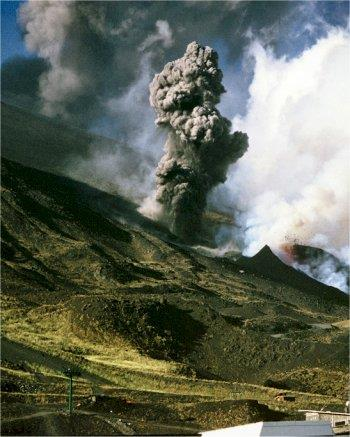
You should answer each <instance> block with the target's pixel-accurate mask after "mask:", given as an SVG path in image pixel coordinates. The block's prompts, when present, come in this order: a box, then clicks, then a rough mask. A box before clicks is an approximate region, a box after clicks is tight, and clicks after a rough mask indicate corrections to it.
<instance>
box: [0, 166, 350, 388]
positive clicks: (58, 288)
mask: <svg viewBox="0 0 350 437" xmlns="http://www.w3.org/2000/svg"><path fill="white" fill-rule="evenodd" d="M106 211H109V213H108V216H107V215H106ZM2 216H3V224H2V239H3V242H2V261H3V273H2V274H3V279H2V282H3V293H2V294H3V296H2V298H3V302H4V303H3V309H4V323H3V334H4V335H5V336H6V337H8V338H9V339H10V340H14V341H17V342H20V343H24V344H27V345H29V346H31V347H34V348H38V349H43V350H45V351H46V352H48V351H49V352H52V353H53V354H56V355H60V354H61V353H62V352H65V353H66V354H68V355H69V356H71V357H73V358H74V357H75V358H76V357H79V360H80V361H82V362H83V363H85V364H89V363H93V364H94V365H97V364H96V363H101V365H102V364H106V363H107V364H108V363H112V364H113V363H115V364H116V365H120V366H124V367H128V366H130V367H132V368H134V369H138V370H145V369H149V370H150V371H151V372H152V371H156V372H157V371H158V372H168V371H169V372H172V371H174V372H176V371H181V372H183V373H184V374H185V375H186V374H190V375H193V376H194V375H196V376H197V377H206V378H211V379H224V380H228V381H232V380H235V381H245V382H253V383H260V384H261V383H263V382H264V381H265V380H266V379H268V378H271V377H272V375H274V374H275V373H276V372H277V371H279V372H290V371H292V370H296V369H298V368H300V367H305V366H306V367H308V368H321V369H323V370H324V371H326V370H327V369H328V368H329V369H332V370H334V371H340V372H342V371H346V368H347V356H348V355H347V341H346V332H345V331H344V330H342V329H337V328H336V327H335V326H333V325H332V324H333V323H335V322H340V321H342V320H344V319H345V318H346V316H347V297H346V295H344V294H343V293H341V292H340V291H339V290H337V289H335V288H332V287H327V286H325V285H322V284H319V283H318V282H316V281H314V280H311V282H310V280H309V278H308V277H306V276H305V275H303V274H299V273H297V272H295V274H296V278H297V280H291V278H292V277H293V272H294V270H293V269H291V268H289V267H288V268H287V270H286V271H288V278H287V279H288V280H287V281H286V278H285V277H284V270H283V268H281V265H282V266H284V264H283V263H281V262H280V261H279V260H278V259H277V258H276V257H275V256H274V255H273V253H272V252H271V251H269V250H268V249H264V250H263V251H262V252H261V253H260V254H259V255H257V256H256V257H255V258H254V259H252V261H250V265H248V264H249V262H247V260H243V261H242V260H239V261H238V262H237V263H234V262H232V261H230V260H227V259H222V258H209V257H205V256H203V255H201V254H199V253H196V252H195V251H193V250H191V248H188V247H186V246H184V245H182V244H180V242H179V241H177V240H176V239H175V238H172V236H171V235H170V234H169V233H167V231H166V230H165V229H162V228H161V227H160V226H159V225H157V224H155V223H152V222H151V221H149V220H147V219H145V218H143V217H142V216H140V215H139V214H138V213H137V212H136V209H135V205H133V204H131V203H129V202H127V201H126V200H124V199H122V198H121V197H118V196H112V195H109V194H106V193H103V192H100V191H98V190H96V189H93V188H91V187H89V186H87V185H84V184H82V183H79V182H76V181H73V180H70V179H68V178H64V177H59V176H55V175H52V174H49V173H44V172H41V171H39V170H34V169H31V168H27V167H24V166H22V165H20V164H17V163H14V162H11V161H7V160H3V166H2ZM266 260H267V261H268V262H266ZM257 263H259V266H260V268H259V269H258V268H257ZM276 265H278V268H277V267H276ZM243 266H244V267H243ZM252 266H253V267H254V268H253V267H252ZM270 267H271V270H272V271H273V280H271V279H269V277H268V276H269V268H270ZM284 267H286V266H284ZM261 268H263V269H264V272H263V273H264V275H261ZM278 274H280V275H281V277H280V278H279V277H278ZM303 279H304V282H303ZM322 325H324V327H327V326H328V328H329V329H320V328H318V327H319V326H322ZM112 351H113V353H112Z"/></svg>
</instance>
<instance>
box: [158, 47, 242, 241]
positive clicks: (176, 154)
mask: <svg viewBox="0 0 350 437" xmlns="http://www.w3.org/2000/svg"><path fill="white" fill-rule="evenodd" d="M221 81H222V72H221V70H220V69H219V68H218V55H217V53H216V52H215V51H214V50H213V49H211V48H210V47H203V46H200V45H199V44H198V43H196V42H192V43H191V44H189V45H188V46H187V49H186V53H185V54H184V56H183V57H182V58H180V59H177V60H176V61H173V62H170V63H168V64H166V65H165V67H164V69H163V71H162V72H161V73H159V74H157V75H156V76H155V77H154V79H153V81H152V83H151V85H150V102H151V105H152V106H153V107H154V108H155V110H156V113H157V119H156V124H158V125H159V126H164V127H166V128H167V129H168V130H169V135H168V139H167V141H166V143H165V152H166V153H165V155H164V156H163V157H162V159H161V161H160V162H159V164H158V169H157V193H156V199H157V201H158V202H159V203H160V204H161V205H162V206H163V215H164V218H165V220H166V221H167V222H169V224H170V227H171V229H172V231H173V232H174V233H175V234H177V235H178V236H180V237H181V238H183V239H185V240H187V241H194V240H195V239H196V236H198V232H199V231H200V227H201V218H202V214H203V211H204V209H205V206H206V199H207V194H208V192H209V191H210V190H211V189H212V188H213V187H214V186H216V185H218V184H219V183H222V182H224V181H225V179H226V172H227V169H228V167H229V165H230V164H231V163H233V162H235V161H237V159H238V158H240V157H241V156H242V155H243V153H244V152H245V151H246V149H247V147H248V137H247V135H246V134H244V133H242V132H235V133H234V134H231V133H230V127H231V123H230V121H229V120H228V119H226V118H224V117H223V116H222V115H221V114H220V112H219V111H218V110H217V109H216V108H215V105H216V104H217V103H219V101H220V95H221V94H222V93H223V92H225V89H224V87H223V85H222V83H221Z"/></svg>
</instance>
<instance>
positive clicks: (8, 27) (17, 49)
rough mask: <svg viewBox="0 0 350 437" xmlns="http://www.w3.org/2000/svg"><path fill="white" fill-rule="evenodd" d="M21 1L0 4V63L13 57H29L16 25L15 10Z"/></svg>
mask: <svg viewBox="0 0 350 437" xmlns="http://www.w3.org/2000/svg"><path fill="white" fill-rule="evenodd" d="M21 3H23V2H22V1H2V2H1V61H2V62H4V61H6V60H7V59H9V58H11V57H13V56H29V53H28V52H27V50H26V48H25V45H24V44H23V41H22V36H21V29H20V27H19V25H18V23H17V10H18V7H19V5H20V4H21Z"/></svg>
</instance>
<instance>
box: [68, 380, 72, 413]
mask: <svg viewBox="0 0 350 437" xmlns="http://www.w3.org/2000/svg"><path fill="white" fill-rule="evenodd" d="M68 412H69V414H72V412H73V375H70V377H69V387H68Z"/></svg>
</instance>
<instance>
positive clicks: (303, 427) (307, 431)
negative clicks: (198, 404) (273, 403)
mask: <svg viewBox="0 0 350 437" xmlns="http://www.w3.org/2000/svg"><path fill="white" fill-rule="evenodd" d="M202 436H203V437H287V436H288V437H311V436H312V437H331V436H334V433H333V431H332V427H331V424H330V423H329V422H324V421H316V420H315V421H310V422H306V421H293V422H291V421H282V422H257V423H249V424H248V425H241V426H234V427H231V428H222V429H217V430H214V431H206V432H203V433H202Z"/></svg>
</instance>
